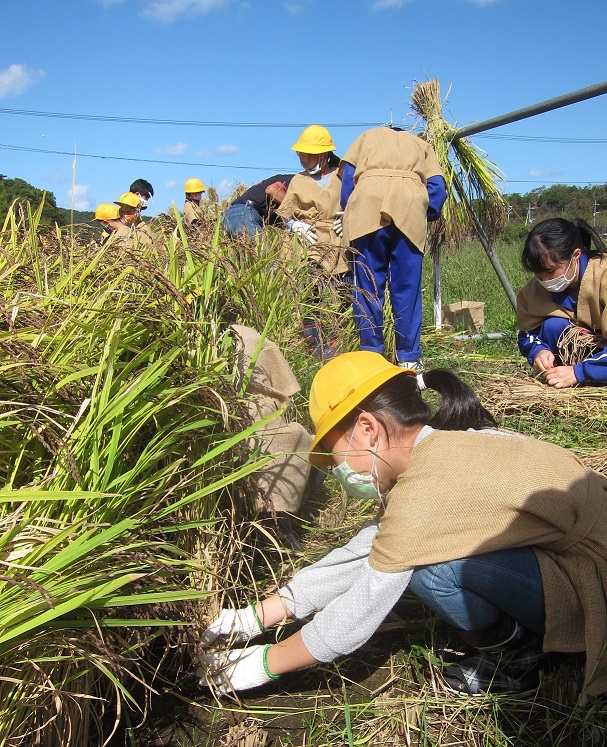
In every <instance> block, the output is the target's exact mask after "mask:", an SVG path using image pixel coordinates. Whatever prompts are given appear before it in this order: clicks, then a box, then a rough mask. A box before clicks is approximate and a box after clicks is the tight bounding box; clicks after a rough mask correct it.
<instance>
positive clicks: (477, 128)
mask: <svg viewBox="0 0 607 747" xmlns="http://www.w3.org/2000/svg"><path fill="white" fill-rule="evenodd" d="M603 93H607V80H605V81H603V82H602V83H596V84H595V85H593V86H588V87H587V88H580V89H579V90H577V91H572V92H571V93H566V94H564V95H563V96H557V97H556V98H554V99H548V100H547V101H542V102H540V103H539V104H533V105H532V106H527V107H525V108H524V109H517V110H516V111H514V112H510V113H509V114H502V115H501V116H500V117H494V118H493V119H486V120H485V121H484V122H479V123H478V124H471V125H467V126H466V127H460V128H459V130H457V131H456V132H455V134H454V135H453V137H452V140H457V139H459V138H462V137H468V136H469V135H476V134H477V133H479V132H485V131H486V130H492V129H493V128H494V127H500V126H501V125H505V124H510V123H511V122H518V121H519V120H521V119H526V118H527V117H533V116H535V115H536V114H543V113H544V112H549V111H552V110H553V109H559V108H560V107H561V106H567V105H569V104H576V103H577V102H578V101H585V100H586V99H591V98H594V97H595V96H600V95H601V94H603ZM528 212H529V216H530V214H531V207H530V209H529V211H528ZM473 222H474V226H475V229H476V233H477V235H478V237H479V239H480V242H481V244H482V245H483V249H484V250H485V252H486V254H487V256H488V257H489V261H490V262H491V264H492V265H493V268H494V269H495V272H496V273H497V276H498V278H499V279H500V282H501V284H502V286H503V288H504V290H505V291H506V295H507V296H508V299H509V300H510V303H511V304H512V307H513V308H514V310H515V311H516V294H515V293H514V290H513V288H512V285H511V284H510V281H509V280H508V276H507V275H506V273H505V271H504V268H503V267H502V264H501V262H500V260H499V257H498V256H497V254H496V253H495V251H494V250H493V247H492V246H491V244H490V243H489V239H488V238H487V234H486V233H485V231H484V229H483V226H482V225H481V223H480V221H479V220H478V218H477V217H476V216H475V215H473ZM530 222H531V221H530Z"/></svg>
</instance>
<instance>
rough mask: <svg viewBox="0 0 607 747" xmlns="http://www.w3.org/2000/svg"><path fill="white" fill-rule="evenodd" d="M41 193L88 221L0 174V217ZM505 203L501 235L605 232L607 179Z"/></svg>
mask: <svg viewBox="0 0 607 747" xmlns="http://www.w3.org/2000/svg"><path fill="white" fill-rule="evenodd" d="M43 197H44V208H43V211H42V220H41V223H42V224H43V225H53V224H54V223H57V224H58V225H59V226H64V225H68V224H69V223H71V222H72V221H73V222H74V223H88V222H89V221H90V220H91V219H92V218H93V216H94V212H93V211H77V210H75V211H73V212H72V211H70V210H67V209H66V208H60V207H57V204H56V201H55V195H54V194H53V193H52V192H46V193H45V192H43V191H42V190H40V189H37V188H36V187H34V186H32V185H31V184H29V183H28V182H26V181H24V180H23V179H8V178H7V177H6V176H4V175H2V174H0V220H2V219H3V218H4V216H6V214H7V212H8V209H9V207H10V206H11V204H12V203H13V202H14V201H15V200H17V201H18V202H20V203H25V202H30V204H31V205H32V207H33V208H35V207H37V206H38V205H39V204H40V202H41V201H42V198H43ZM504 197H505V199H506V201H507V205H508V225H507V226H506V230H505V232H504V237H505V238H516V239H519V238H521V236H522V235H524V234H525V233H526V231H527V230H529V226H530V225H531V224H532V223H537V222H538V221H541V220H544V219H545V218H554V217H561V218H568V219H571V218H584V220H586V221H587V222H588V223H589V224H590V225H591V226H595V227H596V228H597V229H598V231H599V232H600V233H605V232H607V183H605V184H600V185H593V186H588V187H575V186H570V185H567V184H553V185H552V186H550V187H536V188H535V189H532V190H531V191H530V192H527V193H525V194H519V193H518V192H513V193H511V194H507V195H504Z"/></svg>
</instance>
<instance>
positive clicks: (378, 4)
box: [371, 0, 407, 10]
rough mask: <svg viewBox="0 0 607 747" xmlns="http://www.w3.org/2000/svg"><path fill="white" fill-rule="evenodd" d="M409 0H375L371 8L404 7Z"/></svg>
mask: <svg viewBox="0 0 607 747" xmlns="http://www.w3.org/2000/svg"><path fill="white" fill-rule="evenodd" d="M406 2H407V0H373V2H372V3H371V10H388V9H390V8H402V7H403V5H405V3H406Z"/></svg>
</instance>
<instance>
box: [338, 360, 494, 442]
mask: <svg viewBox="0 0 607 747" xmlns="http://www.w3.org/2000/svg"><path fill="white" fill-rule="evenodd" d="M424 389H433V390H434V391H436V392H438V393H439V394H440V395H441V404H440V407H439V409H438V410H437V412H436V413H435V414H434V415H433V414H432V408H431V407H430V405H429V404H428V403H427V402H426V401H425V400H424V399H423V398H422V396H421V393H420V390H424ZM362 411H366V412H370V413H372V414H373V415H375V417H376V418H377V419H378V420H379V421H381V422H383V424H384V426H387V424H386V422H384V421H383V419H382V414H385V415H388V416H390V418H391V419H392V420H394V421H395V422H396V423H398V424H399V425H401V426H402V427H403V428H405V429H408V428H412V427H414V426H419V425H430V426H432V427H433V428H436V429H437V430H443V431H465V430H468V428H473V429H474V430H480V429H482V428H491V427H496V426H497V423H496V422H495V420H494V418H493V416H492V415H491V414H490V413H489V412H488V411H487V410H486V409H485V408H484V407H483V406H482V405H481V403H480V401H479V399H478V397H477V396H476V394H475V393H474V392H473V391H472V389H470V387H469V386H468V385H467V384H464V382H463V381H462V380H461V379H460V378H458V377H457V376H455V374H452V373H451V372H450V371H445V370H443V369H438V368H437V369H434V370H432V371H427V372H425V373H424V374H418V375H417V376H410V375H407V374H405V373H404V372H403V375H402V376H394V377H393V378H391V379H389V380H388V381H386V382H385V383H384V384H382V385H381V386H380V387H379V388H378V389H376V390H375V391H374V392H373V394H370V395H369V396H368V397H367V398H366V399H365V400H363V401H362V402H361V403H360V405H359V406H358V407H356V408H355V410H354V412H352V413H350V415H349V416H348V417H347V418H344V421H343V422H344V425H347V424H349V422H350V421H354V420H355V419H356V418H357V417H358V414H359V413H360V412H362Z"/></svg>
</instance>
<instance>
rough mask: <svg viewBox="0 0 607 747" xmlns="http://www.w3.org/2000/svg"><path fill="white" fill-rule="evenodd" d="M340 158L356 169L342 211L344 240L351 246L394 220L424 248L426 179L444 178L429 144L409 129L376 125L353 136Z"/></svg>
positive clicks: (420, 248) (411, 239)
mask: <svg viewBox="0 0 607 747" xmlns="http://www.w3.org/2000/svg"><path fill="white" fill-rule="evenodd" d="M343 162H347V163H350V164H352V166H355V167H356V171H355V172H354V191H353V192H352V194H351V195H350V199H349V200H348V204H347V205H346V211H345V214H344V240H345V241H346V242H347V243H348V244H349V243H351V242H352V241H353V240H354V239H357V238H359V237H360V236H366V235H367V234H369V233H373V232H374V231H378V230H379V229H380V228H383V227H385V226H387V225H389V224H390V223H394V224H395V226H396V227H397V228H398V229H399V230H400V231H401V232H402V233H404V234H405V236H406V237H407V238H408V239H409V240H410V241H411V242H412V243H413V244H414V245H415V246H416V247H417V248H418V249H419V250H420V252H423V251H424V244H425V243H426V225H427V221H426V213H427V211H428V190H427V189H426V182H427V180H428V179H429V178H430V177H431V176H442V172H441V168H440V166H439V164H438V160H437V158H436V155H435V154H434V151H433V150H432V147H431V146H430V145H428V143H426V142H424V141H423V140H421V139H420V138H418V137H416V136H415V135H412V134H411V133H410V132H397V131H395V130H391V129H389V128H388V127H375V128H374V129H372V130H367V131H366V132H363V134H362V135H360V136H359V137H357V138H356V140H355V141H354V142H353V143H352V145H351V146H350V147H349V148H348V151H347V152H346V154H345V156H344V157H343V159H342V163H343Z"/></svg>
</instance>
